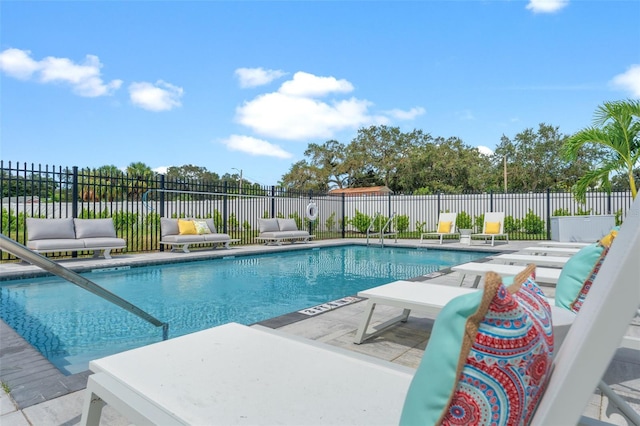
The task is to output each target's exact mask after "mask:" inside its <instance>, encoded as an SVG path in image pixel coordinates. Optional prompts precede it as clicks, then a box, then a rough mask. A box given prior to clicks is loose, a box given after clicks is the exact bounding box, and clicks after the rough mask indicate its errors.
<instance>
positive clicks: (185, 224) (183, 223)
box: [178, 219, 198, 235]
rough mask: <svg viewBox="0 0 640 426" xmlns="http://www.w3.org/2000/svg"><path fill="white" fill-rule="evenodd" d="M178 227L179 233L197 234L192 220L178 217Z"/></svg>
mask: <svg viewBox="0 0 640 426" xmlns="http://www.w3.org/2000/svg"><path fill="white" fill-rule="evenodd" d="M178 229H179V230H180V232H178V234H179V235H198V231H197V230H196V225H195V224H194V223H193V221H192V220H183V219H178Z"/></svg>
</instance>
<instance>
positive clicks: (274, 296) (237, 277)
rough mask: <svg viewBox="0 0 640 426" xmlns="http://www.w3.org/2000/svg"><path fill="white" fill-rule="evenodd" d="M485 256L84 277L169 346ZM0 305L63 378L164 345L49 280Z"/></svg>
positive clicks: (412, 255) (318, 261)
mask: <svg viewBox="0 0 640 426" xmlns="http://www.w3.org/2000/svg"><path fill="white" fill-rule="evenodd" d="M486 255H487V254H486V253H482V252H466V251H449V250H420V249H418V250H416V249H410V248H397V247H384V248H380V247H364V246H342V247H327V248H322V249H313V250H303V251H290V252H281V253H276V254H266V255H259V256H238V257H235V258H225V259H214V260H205V261H197V262H185V263H174V264H167V265H162V266H147V267H138V268H131V269H127V270H121V271H111V272H97V271H96V272H93V273H88V274H86V277H87V278H89V279H90V280H92V281H94V282H96V283H97V284H99V285H101V286H103V287H104V288H106V289H107V290H109V291H111V292H112V293H115V294H117V295H118V296H120V297H122V298H124V299H125V300H127V301H129V302H131V303H133V304H134V305H137V306H138V307H140V308H141V309H143V310H145V311H146V312H148V313H150V314H151V315H153V316H154V317H156V318H158V319H159V320H160V321H165V322H168V323H169V337H170V338H171V337H177V336H181V335H184V334H187V333H192V332H194V331H199V330H203V329H205V328H209V327H214V326H216V325H220V324H224V323H227V322H238V323H241V324H252V323H255V322H259V321H263V320H266V319H269V318H273V317H276V316H279V315H283V314H286V313H290V312H294V311H298V310H304V309H306V308H309V307H313V306H317V305H320V304H323V303H326V302H329V301H333V300H337V299H341V298H344V297H347V296H353V295H355V294H356V293H357V292H359V291H361V290H365V289H368V288H372V287H375V286H378V285H381V284H385V283H388V282H392V281H395V280H399V279H407V278H412V277H416V276H419V275H425V274H427V273H430V272H434V271H437V270H440V269H443V268H446V267H449V266H453V265H457V264H461V263H465V262H470V261H473V260H475V259H478V258H481V257H485V256H486ZM0 302H1V303H0V317H2V319H3V320H4V321H5V322H6V323H8V324H9V325H10V326H11V327H13V329H14V330H16V331H17V332H18V333H19V334H20V335H22V336H23V337H24V339H25V340H27V341H28V342H29V343H31V344H32V345H33V346H34V347H36V348H37V349H38V350H39V351H40V352H42V354H43V355H44V356H45V357H47V358H48V359H49V360H50V361H51V362H52V363H53V364H54V365H56V366H57V367H58V368H59V369H60V370H62V371H63V372H65V373H76V372H80V371H84V370H86V369H87V366H88V362H89V360H91V359H95V358H100V357H103V356H106V355H110V354H113V353H117V352H121V351H123V350H127V349H132V348H135V347H139V346H143V345H147V344H149V343H153V342H158V341H161V340H162V331H161V329H160V328H156V327H154V326H152V325H150V324H148V323H146V322H145V321H143V320H141V319H140V318H138V317H137V316H135V315H133V314H130V313H128V312H126V311H125V310H123V309H121V308H119V307H117V306H115V305H113V304H111V303H109V302H107V301H104V300H103V299H101V298H99V297H98V296H95V295H93V294H91V293H89V292H87V291H85V290H83V289H81V288H79V287H77V286H75V285H73V284H70V283H67V282H65V281H62V280H60V279H58V278H55V277H46V278H35V279H28V280H17V281H6V282H2V283H0Z"/></svg>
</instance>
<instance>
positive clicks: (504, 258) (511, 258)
mask: <svg viewBox="0 0 640 426" xmlns="http://www.w3.org/2000/svg"><path fill="white" fill-rule="evenodd" d="M491 258H492V259H493V260H495V261H497V262H503V263H505V264H510V265H513V264H520V265H528V264H529V263H535V264H536V265H540V266H550V267H553V268H562V267H563V266H564V265H565V263H567V261H568V260H569V259H571V257H570V256H538V255H535V254H519V253H505V254H498V255H495V256H491Z"/></svg>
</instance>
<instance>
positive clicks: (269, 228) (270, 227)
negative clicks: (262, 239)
mask: <svg viewBox="0 0 640 426" xmlns="http://www.w3.org/2000/svg"><path fill="white" fill-rule="evenodd" d="M258 225H259V228H260V233H261V234H262V233H263V232H277V231H279V230H280V228H279V227H278V219H275V218H274V219H258Z"/></svg>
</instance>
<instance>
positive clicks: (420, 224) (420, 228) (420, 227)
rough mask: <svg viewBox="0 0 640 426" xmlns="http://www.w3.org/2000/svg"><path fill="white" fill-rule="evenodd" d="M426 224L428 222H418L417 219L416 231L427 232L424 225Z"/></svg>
mask: <svg viewBox="0 0 640 426" xmlns="http://www.w3.org/2000/svg"><path fill="white" fill-rule="evenodd" d="M456 222H457V221H456ZM426 224H427V222H418V221H417V220H416V231H418V232H420V233H421V234H422V233H423V232H425V231H424V227H425V225H426ZM456 226H458V225H457V223H456Z"/></svg>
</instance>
